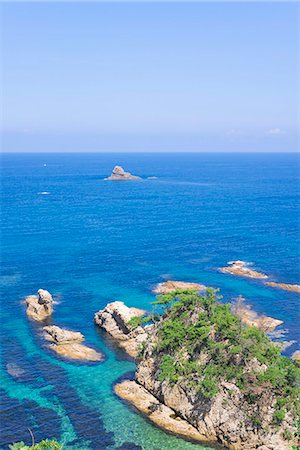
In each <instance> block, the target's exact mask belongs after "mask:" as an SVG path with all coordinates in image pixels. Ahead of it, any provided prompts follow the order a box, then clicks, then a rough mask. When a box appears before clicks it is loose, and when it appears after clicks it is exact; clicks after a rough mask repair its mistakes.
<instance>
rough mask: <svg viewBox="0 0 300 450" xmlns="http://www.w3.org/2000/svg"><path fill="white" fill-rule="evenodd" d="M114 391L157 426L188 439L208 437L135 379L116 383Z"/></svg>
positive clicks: (200, 439)
mask: <svg viewBox="0 0 300 450" xmlns="http://www.w3.org/2000/svg"><path fill="white" fill-rule="evenodd" d="M114 391H115V393H116V394H117V395H118V396H119V397H120V398H122V399H123V400H126V401H127V402H128V403H130V404H131V405H133V406H134V407H135V408H136V409H137V410H138V411H139V412H140V413H141V414H143V415H145V416H146V417H147V418H148V419H149V420H150V421H151V422H153V423H154V424H155V425H156V426H158V427H159V428H162V429H164V430H165V431H168V432H169V433H173V434H176V435H177V436H180V437H182V438H184V439H187V440H190V441H194V442H198V443H203V442H207V440H208V439H207V438H206V437H205V436H204V435H201V434H200V433H199V431H198V430H197V429H196V428H195V427H193V426H192V425H191V424H189V423H188V422H187V421H186V420H183V419H182V418H181V417H179V416H177V415H176V413H175V411H174V410H173V409H171V408H169V407H168V406H166V405H164V404H163V403H161V402H159V401H158V400H157V398H156V397H154V396H153V395H152V394H151V393H150V392H149V391H147V389H145V388H144V387H143V386H141V385H140V384H138V383H137V382H136V381H129V380H126V381H123V382H122V383H119V384H116V385H115V387H114Z"/></svg>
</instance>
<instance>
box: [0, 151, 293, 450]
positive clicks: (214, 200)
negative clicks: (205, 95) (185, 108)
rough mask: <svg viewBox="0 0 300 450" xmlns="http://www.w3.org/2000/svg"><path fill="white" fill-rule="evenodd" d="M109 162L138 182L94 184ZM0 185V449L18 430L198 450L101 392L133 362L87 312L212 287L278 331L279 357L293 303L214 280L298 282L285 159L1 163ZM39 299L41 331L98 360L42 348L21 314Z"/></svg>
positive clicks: (203, 156) (119, 449)
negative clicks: (195, 286)
mask: <svg viewBox="0 0 300 450" xmlns="http://www.w3.org/2000/svg"><path fill="white" fill-rule="evenodd" d="M116 164H118V165H122V166H123V167H124V169H125V170H129V171H130V172H131V173H133V174H136V175H139V176H141V177H142V180H141V181H138V182H112V181H104V178H105V177H106V176H108V175H109V174H110V173H111V171H112V169H113V167H114V166H115V165H116ZM149 177H150V178H149ZM153 177H154V178H153ZM1 178H2V181H1V190H2V201H1V206H2V236H1V247H2V271H1V311H0V312H1V345H2V353H1V355H2V356H1V386H0V387H1V419H0V424H1V437H0V448H1V449H8V445H9V444H11V443H13V442H17V441H24V442H25V443H26V444H27V445H29V444H31V434H30V431H31V432H32V433H33V435H34V439H35V442H39V441H40V440H41V439H44V438H56V439H58V440H59V441H60V442H61V443H63V444H64V450H68V449H74V450H90V449H95V450H99V449H101V450H102V449H103V450H104V449H107V450H204V449H208V448H211V447H209V446H208V445H207V444H203V445H199V444H195V443H192V442H187V441H184V440H182V439H180V438H178V437H176V436H173V435H170V434H167V433H165V432H164V431H162V430H160V429H158V428H157V427H155V426H154V425H152V424H151V423H150V422H149V421H148V420H147V418H145V417H143V416H142V415H140V414H139V413H137V411H136V410H134V408H132V407H130V406H129V405H128V404H126V403H125V402H124V401H122V400H120V399H119V398H118V397H117V396H116V395H115V394H114V385H115V383H117V382H118V381H120V380H122V379H126V378H133V377H134V371H135V363H134V361H133V360H132V359H130V358H129V357H128V356H126V354H125V353H124V352H123V351H122V350H120V349H119V348H118V347H117V346H116V345H115V343H114V342H113V341H112V340H111V339H110V338H109V337H108V336H107V335H106V334H105V333H104V332H103V331H101V330H99V329H98V328H97V327H96V326H95V325H94V320H93V318H94V314H95V312H97V311H99V310H100V309H102V308H103V307H104V306H105V305H106V304H107V303H109V302H112V301H114V300H120V301H123V302H125V303H126V304H127V305H128V306H135V307H139V308H143V309H145V310H149V311H150V310H151V308H152V306H151V303H152V302H153V301H154V299H155V297H154V295H153V294H152V291H151V289H152V288H153V286H154V285H156V284H157V283H160V282H162V281H165V280H169V279H173V280H182V281H191V282H199V283H203V284H205V285H207V286H212V287H215V288H218V289H219V290H220V292H219V293H220V295H222V297H223V298H222V300H221V301H223V302H232V301H233V300H234V299H235V298H236V297H238V296H239V295H242V296H243V297H245V299H246V300H245V301H246V302H247V303H248V304H249V305H251V306H252V308H253V310H255V311H256V312H257V313H258V314H265V315H269V316H271V317H274V318H276V319H280V320H282V321H283V324H282V325H281V326H280V327H279V328H278V331H279V335H281V338H282V339H284V340H285V341H289V344H290V345H289V346H288V348H287V349H286V350H285V351H284V354H285V355H287V356H290V355H291V354H292V353H293V352H294V351H295V350H297V349H299V348H300V327H299V323H300V321H299V300H300V296H299V294H297V293H293V292H288V291H284V290H280V289H274V288H271V287H268V286H266V285H264V283H263V282H262V281H261V280H254V279H247V278H239V277H234V276H231V275H226V274H224V273H221V272H219V271H218V268H220V267H222V266H224V265H226V264H227V262H228V261H231V260H243V261H247V262H249V263H250V262H251V263H252V264H253V267H254V268H256V269H257V270H259V271H262V272H264V273H267V274H268V275H269V276H270V280H273V281H277V282H282V283H298V284H300V270H299V268H300V258H299V248H300V245H299V241H300V235H299V230H300V223H299V204H300V202H299V191H300V189H299V156H298V155H297V154H292V153H274V154H272V153H269V154H255V153H240V154H237V153H198V154H195V153H174V154H172V153H153V154H151V153H130V154H129V153H128V154H125V153H110V154H108V153H98V154H97V153H81V154H80V153H73V154H72V153H39V154H29V153H28V154H24V153H19V154H17V153H15V154H3V155H2V158H1ZM40 288H43V289H47V290H49V291H50V292H51V293H52V294H53V296H54V298H55V305H54V314H53V317H52V323H53V324H56V325H58V326H60V327H65V328H67V329H70V330H74V331H80V332H81V333H83V334H84V335H85V342H86V344H87V345H89V346H91V347H93V348H95V349H97V350H98V351H100V352H102V353H103V356H104V360H103V361H102V362H98V363H91V362H87V363H84V362H74V361H71V360H65V359H62V358H60V357H59V356H58V355H56V354H54V353H52V351H51V350H50V349H49V348H48V347H47V346H46V344H45V341H44V339H43V338H42V336H41V334H42V333H41V325H39V324H37V323H34V322H33V321H31V320H29V319H28V318H27V316H26V312H25V305H24V298H25V297H26V296H27V295H30V294H35V293H36V292H37V290H38V289H40ZM29 430H30V431H29Z"/></svg>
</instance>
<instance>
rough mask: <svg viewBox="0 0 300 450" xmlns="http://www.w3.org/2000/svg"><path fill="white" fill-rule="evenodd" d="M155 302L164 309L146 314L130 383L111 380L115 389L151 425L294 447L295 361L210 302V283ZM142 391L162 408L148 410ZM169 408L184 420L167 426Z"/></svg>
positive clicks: (237, 448) (274, 449)
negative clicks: (158, 313)
mask: <svg viewBox="0 0 300 450" xmlns="http://www.w3.org/2000/svg"><path fill="white" fill-rule="evenodd" d="M157 304H158V305H160V307H161V308H163V309H164V312H163V314H162V315H161V316H160V317H156V318H153V317H151V318H150V317H149V319H148V321H149V322H150V321H152V325H150V326H148V327H147V328H146V329H144V330H145V333H146V337H145V338H144V340H143V344H142V345H141V346H140V353H139V358H138V359H139V361H138V367H137V371H136V382H123V383H120V384H118V385H117V386H116V387H115V390H116V393H117V394H118V395H120V396H121V397H122V398H124V399H125V400H127V401H129V402H130V403H131V404H133V405H134V406H135V407H136V408H138V409H139V410H140V411H141V412H142V413H144V414H147V416H148V417H149V419H150V420H152V421H154V422H155V423H156V424H157V425H159V426H161V427H162V428H164V429H167V430H168V431H171V432H174V433H177V434H180V435H182V436H185V437H190V438H191V439H194V440H200V441H201V440H208V441H211V442H214V443H219V444H221V445H223V446H225V447H226V448H229V449H233V450H242V449H243V450H250V449H259V450H279V449H280V450H290V449H291V448H292V445H294V446H297V440H296V431H297V430H296V428H295V423H296V422H297V420H299V419H298V414H299V410H298V409H297V408H298V407H299V406H297V401H298V400H299V387H297V386H299V385H298V381H297V380H299V378H298V377H299V368H297V366H296V365H295V364H294V363H293V362H292V361H291V360H290V359H288V358H285V357H282V356H281V355H280V350H279V348H278V347H276V346H275V345H274V344H272V342H271V341H270V340H269V338H268V337H267V336H266V335H265V334H264V333H263V332H262V331H261V330H259V329H258V328H256V327H254V326H251V327H250V326H247V325H244V324H242V322H241V320H240V319H239V318H238V317H237V316H235V315H234V314H232V312H231V311H230V306H229V305H224V304H220V303H218V301H217V299H216V294H215V291H213V290H211V289H208V290H207V293H206V294H204V295H200V294H199V293H198V292H197V291H181V292H180V291H176V292H173V293H169V294H166V295H162V296H159V297H158V301H157ZM133 322H134V320H133V319H132V318H131V323H133ZM144 322H147V318H145V319H144ZM137 323H138V325H137V328H142V327H141V325H140V321H139V322H138V321H137ZM130 333H132V331H130ZM140 333H141V332H140ZM128 383H129V384H128ZM140 387H141V389H140ZM148 394H149V395H150V396H153V397H154V398H155V399H156V401H157V402H158V406H157V408H158V409H159V410H161V411H162V410H163V407H164V406H166V407H167V408H169V410H168V411H169V412H165V414H163V415H162V416H159V417H157V415H156V416H155V417H153V411H151V408H150V406H149V407H148V408H147V406H145V402H146V405H147V404H148V403H149V404H150V403H151V401H150V398H148V397H147V395H148ZM141 398H144V399H146V400H144V401H142V400H141ZM142 404H143V405H144V406H143V407H142V406H141V405H142ZM155 409H156V408H155ZM170 411H173V419H174V417H175V418H176V417H178V418H180V420H183V421H184V423H185V425H183V428H184V431H183V432H180V431H176V430H175V429H174V428H172V427H173V425H172V423H170V420H169V419H172V414H171V413H170ZM189 425H190V426H192V427H193V428H192V430H193V433H192V434H191V435H189V432H188V431H187V429H188V428H187V427H188V426H189ZM194 430H196V432H195V431H194ZM197 432H198V435H197V434H196V433H197ZM295 448H297V447H295Z"/></svg>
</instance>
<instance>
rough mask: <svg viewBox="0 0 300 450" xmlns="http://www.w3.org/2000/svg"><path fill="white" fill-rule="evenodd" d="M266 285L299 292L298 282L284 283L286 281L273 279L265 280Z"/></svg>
mask: <svg viewBox="0 0 300 450" xmlns="http://www.w3.org/2000/svg"><path fill="white" fill-rule="evenodd" d="M265 284H266V285H267V286H271V287H274V288H278V289H283V290H285V291H291V292H298V293H299V294H300V285H299V284H286V283H275V282H274V281H266V282H265Z"/></svg>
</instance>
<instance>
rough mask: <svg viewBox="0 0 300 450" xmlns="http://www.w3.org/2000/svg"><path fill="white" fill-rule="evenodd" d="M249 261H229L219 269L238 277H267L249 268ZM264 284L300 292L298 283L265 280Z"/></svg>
mask: <svg viewBox="0 0 300 450" xmlns="http://www.w3.org/2000/svg"><path fill="white" fill-rule="evenodd" d="M248 264H249V263H246V262H245V261H229V262H228V266H227V267H221V268H220V269H219V270H220V272H223V273H229V274H230V275H237V276H239V277H248V278H256V279H264V278H269V276H268V275H266V274H264V273H261V272H257V271H256V270H253V269H250V268H249V267H248ZM264 284H265V285H266V286H271V287H274V288H278V289H283V290H285V291H291V292H297V293H298V294H299V293H300V285H299V284H286V283H276V282H274V281H265V282H264Z"/></svg>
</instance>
